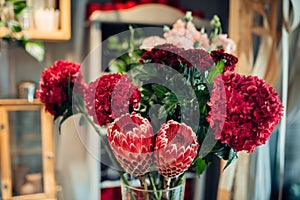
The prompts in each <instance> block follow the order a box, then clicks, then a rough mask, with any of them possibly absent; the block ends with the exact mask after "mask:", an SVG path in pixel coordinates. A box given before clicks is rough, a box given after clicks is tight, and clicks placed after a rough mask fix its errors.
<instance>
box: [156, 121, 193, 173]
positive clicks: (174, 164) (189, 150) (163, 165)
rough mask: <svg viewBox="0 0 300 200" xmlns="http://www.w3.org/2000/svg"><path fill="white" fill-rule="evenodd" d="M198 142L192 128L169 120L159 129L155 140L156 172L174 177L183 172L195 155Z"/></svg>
mask: <svg viewBox="0 0 300 200" xmlns="http://www.w3.org/2000/svg"><path fill="white" fill-rule="evenodd" d="M198 147H199V144H198V142H197V137H196V134H195V133H194V132H193V130H192V129H191V128H190V127H189V126H187V125H185V124H183V123H181V124H180V123H178V122H176V121H173V120H169V121H168V122H167V123H165V124H163V125H162V127H161V128H160V129H159V131H158V133H157V137H156V142H155V148H154V150H155V153H154V155H155V162H156V165H157V168H158V172H159V173H160V174H161V175H163V176H165V177H175V176H177V175H180V174H182V173H183V172H185V171H186V170H187V169H188V167H189V166H190V165H191V164H192V162H193V160H194V159H195V157H196V156H197V150H198Z"/></svg>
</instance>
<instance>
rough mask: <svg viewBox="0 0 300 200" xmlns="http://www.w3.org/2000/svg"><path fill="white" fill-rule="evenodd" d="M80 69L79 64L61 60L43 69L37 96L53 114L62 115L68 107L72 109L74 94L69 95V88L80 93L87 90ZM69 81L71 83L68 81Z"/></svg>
mask: <svg viewBox="0 0 300 200" xmlns="http://www.w3.org/2000/svg"><path fill="white" fill-rule="evenodd" d="M79 70H80V65H79V64H76V63H73V62H68V61H64V60H60V61H56V62H55V63H54V65H53V66H50V67H49V68H47V69H46V70H44V71H43V73H42V77H41V80H40V88H39V89H38V90H37V97H38V98H40V100H41V102H43V103H44V104H45V107H46V110H47V111H49V112H50V113H51V114H52V115H54V116H57V115H62V114H63V113H64V112H65V110H66V109H70V107H71V106H72V96H68V94H69V90H71V91H73V89H76V91H75V92H80V93H83V91H84V90H85V88H86V86H85V84H84V83H83V78H82V74H81V72H80V71H79ZM69 81H70V83H71V84H69V83H68V82H69ZM75 81H76V85H75V87H74V84H75ZM68 86H70V87H71V88H68ZM73 87H74V88H73Z"/></svg>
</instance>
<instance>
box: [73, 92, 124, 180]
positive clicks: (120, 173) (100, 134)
mask: <svg viewBox="0 0 300 200" xmlns="http://www.w3.org/2000/svg"><path fill="white" fill-rule="evenodd" d="M74 97H75V100H77V101H78V99H77V98H78V97H77V96H76V95H74ZM78 105H79V106H78V107H77V108H78V110H79V111H80V112H81V113H82V114H83V116H84V117H85V118H86V119H87V121H88V122H89V123H90V124H91V125H92V127H93V128H94V130H95V131H96V132H97V134H98V135H99V136H100V140H101V141H102V142H103V144H104V148H105V150H106V152H107V154H108V156H109V158H110V160H111V161H112V163H113V166H114V167H115V168H116V169H117V168H118V162H117V161H116V158H115V157H114V156H113V155H112V154H111V149H110V148H109V144H108V143H107V140H106V139H105V138H104V136H103V134H102V133H101V132H100V130H99V128H98V127H97V126H96V125H95V123H94V122H93V121H92V120H91V118H90V117H89V116H88V114H87V113H86V111H85V108H84V107H82V106H81V104H80V103H79V104H78ZM117 171H118V172H119V175H120V177H121V179H122V181H123V182H124V183H125V184H126V185H129V183H128V181H127V179H126V178H125V176H124V174H123V173H122V172H121V171H119V170H117Z"/></svg>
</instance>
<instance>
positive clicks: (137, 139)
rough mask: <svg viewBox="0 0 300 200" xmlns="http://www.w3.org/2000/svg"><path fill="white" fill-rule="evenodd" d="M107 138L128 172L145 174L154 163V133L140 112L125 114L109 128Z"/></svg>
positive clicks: (138, 174)
mask: <svg viewBox="0 0 300 200" xmlns="http://www.w3.org/2000/svg"><path fill="white" fill-rule="evenodd" d="M107 139H108V142H109V144H110V146H111V148H112V151H113V153H114V155H115V156H116V158H117V160H118V161H119V163H120V164H121V166H122V167H123V168H124V170H125V171H126V172H127V173H130V174H133V175H135V176H140V175H143V174H145V173H147V172H149V171H150V170H151V168H152V167H153V164H154V159H153V150H154V133H153V129H152V126H151V124H150V122H149V121H148V120H147V119H146V118H143V117H142V116H141V115H140V114H137V113H131V114H125V115H123V116H121V117H120V118H117V119H116V120H115V121H114V122H113V123H111V124H110V125H109V126H108V128H107Z"/></svg>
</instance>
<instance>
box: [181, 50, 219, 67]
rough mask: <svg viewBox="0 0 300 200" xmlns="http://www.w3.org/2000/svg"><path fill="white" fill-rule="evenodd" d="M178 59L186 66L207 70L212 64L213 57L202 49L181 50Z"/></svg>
mask: <svg viewBox="0 0 300 200" xmlns="http://www.w3.org/2000/svg"><path fill="white" fill-rule="evenodd" d="M181 56H182V58H181V59H180V60H181V62H182V63H183V64H186V65H187V66H188V67H193V66H195V67H197V68H199V69H202V70H208V69H210V68H211V67H212V66H213V63H214V61H213V59H212V58H211V57H210V55H209V53H208V52H207V51H205V50H203V49H188V50H183V51H182V54H181Z"/></svg>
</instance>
